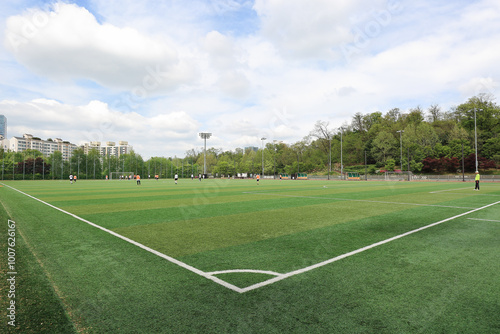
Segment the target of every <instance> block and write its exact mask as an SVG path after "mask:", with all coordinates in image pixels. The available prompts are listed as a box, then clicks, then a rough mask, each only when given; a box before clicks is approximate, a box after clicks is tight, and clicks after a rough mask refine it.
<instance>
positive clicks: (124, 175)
mask: <svg viewBox="0 0 500 334" xmlns="http://www.w3.org/2000/svg"><path fill="white" fill-rule="evenodd" d="M129 176H130V178H132V177H133V176H134V173H133V172H111V173H110V174H109V179H110V180H122V179H123V180H128V179H129Z"/></svg>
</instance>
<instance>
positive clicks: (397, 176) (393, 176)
mask: <svg viewBox="0 0 500 334" xmlns="http://www.w3.org/2000/svg"><path fill="white" fill-rule="evenodd" d="M410 180H411V172H387V171H386V172H385V181H410Z"/></svg>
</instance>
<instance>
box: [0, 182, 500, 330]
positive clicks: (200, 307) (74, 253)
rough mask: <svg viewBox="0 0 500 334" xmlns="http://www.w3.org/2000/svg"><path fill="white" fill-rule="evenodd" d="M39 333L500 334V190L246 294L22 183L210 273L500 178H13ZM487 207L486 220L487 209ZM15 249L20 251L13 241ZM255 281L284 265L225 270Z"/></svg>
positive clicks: (24, 275) (402, 224)
mask: <svg viewBox="0 0 500 334" xmlns="http://www.w3.org/2000/svg"><path fill="white" fill-rule="evenodd" d="M3 184H4V186H2V187H0V201H1V203H2V206H0V219H1V221H0V223H1V224H2V226H1V231H2V240H1V241H0V246H1V247H2V249H5V248H6V243H7V236H6V231H7V220H8V219H13V220H14V221H16V227H17V231H16V233H17V235H16V240H17V243H16V252H17V258H16V262H17V265H18V270H17V276H16V277H17V286H16V289H17V291H16V292H18V293H17V294H16V298H18V299H19V307H18V309H17V319H18V323H17V324H18V327H17V328H15V329H13V328H10V327H9V326H8V325H7V318H6V313H5V310H6V307H5V305H6V304H5V303H6V302H7V300H6V298H5V297H6V295H7V290H8V286H7V284H6V278H5V276H7V272H8V270H7V266H6V265H7V263H6V260H5V259H4V258H6V256H2V263H1V267H0V268H1V273H2V283H1V285H0V287H1V289H2V291H1V294H2V298H1V303H2V304H1V306H2V313H1V315H2V328H5V329H6V330H10V331H12V332H19V331H21V332H26V333H30V332H31V333H42V332H47V333H70V332H79V333H103V332H119V333H161V332H164V333H436V332H438V333H498V332H500V290H499V289H498V286H500V261H499V254H500V204H495V205H492V206H490V207H488V208H485V209H482V210H479V211H476V212H472V213H470V214H468V215H465V216H462V217H458V218H456V219H453V220H450V221H446V222H444V223H442V224H439V225H436V226H433V227H431V228H428V229H425V230H422V231H419V232H417V233H414V234H411V235H408V236H406V237H403V238H401V239H397V240H395V241H392V242H390V243H386V244H384V245H381V246H378V247H375V248H372V249H369V250H366V251H364V252H362V253H359V254H356V255H353V256H350V257H347V258H345V259H342V260H339V261H337V262H333V263H330V264H327V265H325V266H321V267H319V268H316V269H313V270H310V271H307V272H304V273H301V274H297V275H293V276H291V277H288V278H285V279H283V280H279V281H277V282H275V283H273V284H269V285H265V286H262V287H260V288H257V289H254V290H251V291H247V292H244V293H238V292H236V291H233V290H230V289H228V288H227V287H224V286H222V285H219V284H217V283H215V282H213V281H212V280H209V279H207V278H206V277H202V276H200V275H197V274H196V273H194V272H192V271H189V270H187V269H185V268H182V267H180V266H178V265H176V264H174V263H171V262H169V261H167V260H166V259H164V258H162V257H159V256H157V255H155V254H152V253H150V252H148V251H146V250H144V249H142V248H139V247H137V246H136V245H134V244H131V243H128V242H126V241H124V240H122V239H120V238H117V237H116V236H113V235H111V234H109V233H106V232H105V231H103V230H100V229H98V228H96V227H93V226H91V225H89V224H86V223H85V222H83V221H81V220H78V219H76V218H74V217H72V216H70V215H68V214H65V213H63V212H61V211H58V210H56V209H54V208H52V207H50V206H47V205H46V204H43V203H41V202H39V201H36V200H35V199H32V198H29V197H27V196H26V195H24V194H21V193H19V192H17V191H15V190H13V189H11V188H10V187H13V188H16V189H18V190H20V191H22V192H25V193H27V194H29V195H32V196H34V197H36V198H38V199H40V200H42V201H45V202H47V203H50V204H52V205H54V206H56V207H58V208H60V209H62V210H65V211H68V212H70V213H72V214H75V215H77V216H79V217H81V218H83V219H86V220H88V221H90V222H92V223H95V224H97V225H99V226H102V227H104V228H106V229H109V230H111V231H113V232H116V233H118V234H120V235H122V236H124V237H127V238H129V239H131V240H134V241H135V242H138V243H141V244H143V245H145V246H147V247H149V248H151V249H154V250H155V251H158V252H161V253H163V254H166V255H167V256H170V257H173V258H175V259H177V260H179V261H182V262H183V263H186V264H187V265H189V266H192V267H194V268H197V269H198V270H201V271H204V272H215V271H227V270H235V269H252V270H259V271H272V272H277V273H281V274H286V273H289V272H292V271H295V270H300V269H303V268H306V267H309V266H311V265H314V264H317V263H321V262H323V261H326V260H329V259H332V258H334V257H337V256H339V255H342V254H345V253H348V252H351V251H354V250H357V249H359V248H362V247H365V246H368V245H370V244H373V243H376V242H379V241H382V240H385V239H388V238H391V237H394V236H396V235H400V234H402V233H405V232H408V231H411V230H414V229H417V228H420V227H423V226H426V225H429V224H432V223H435V222H438V221H442V220H444V219H448V218H450V217H454V216H456V215H460V214H462V213H465V212H468V211H471V210H473V209H476V208H480V207H483V206H486V205H489V204H492V203H497V202H499V201H500V184H491V183H490V184H488V183H483V184H482V185H481V187H482V188H481V191H480V192H475V191H473V184H472V183H435V182H422V183H418V182H338V181H291V180H289V181H270V180H262V181H261V184H260V185H257V184H256V182H255V181H247V180H205V181H203V182H199V181H197V180H195V181H192V180H180V182H179V184H178V185H175V184H174V183H173V181H171V180H167V181H165V180H160V181H154V180H142V185H141V186H137V185H136V184H135V182H133V181H107V182H105V181H82V180H80V181H78V182H77V183H76V184H69V182H61V181H29V182H26V181H16V182H13V181H8V182H3ZM471 218H473V219H475V220H472V219H471ZM4 254H6V253H5V252H4ZM216 276H217V278H219V279H222V280H224V281H226V282H228V283H230V284H232V285H235V286H237V287H240V288H244V287H248V286H252V285H254V284H258V283H261V282H265V281H266V280H268V279H270V278H273V277H274V276H272V275H269V274H266V273H261V272H257V273H249V272H228V273H222V274H218V275H216Z"/></svg>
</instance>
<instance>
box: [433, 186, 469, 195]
mask: <svg viewBox="0 0 500 334" xmlns="http://www.w3.org/2000/svg"><path fill="white" fill-rule="evenodd" d="M464 189H469V190H472V187H467V188H454V189H446V190H436V191H429V194H437V193H442V192H445V191H455V190H464Z"/></svg>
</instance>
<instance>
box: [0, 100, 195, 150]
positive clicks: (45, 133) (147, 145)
mask: <svg viewBox="0 0 500 334" xmlns="http://www.w3.org/2000/svg"><path fill="white" fill-rule="evenodd" d="M0 110H2V114H3V115H5V116H6V117H7V120H8V136H9V137H12V136H13V135H17V136H19V135H22V134H24V133H30V134H33V135H34V136H37V137H41V138H43V139H47V138H54V137H57V138H62V139H64V140H68V141H70V142H72V143H75V144H83V143H85V142H90V141H100V142H106V141H120V140H125V141H128V142H129V144H130V145H132V146H134V148H135V149H136V151H138V152H139V153H140V154H143V155H145V156H151V155H155V154H156V152H158V151H163V152H164V151H169V150H170V151H175V152H179V151H178V148H179V147H188V148H189V147H192V144H191V143H192V142H193V141H195V140H196V135H197V129H198V127H199V123H198V122H197V121H196V120H194V119H193V118H191V117H190V116H189V115H188V114H187V113H185V112H183V111H177V112H170V113H165V114H160V115H155V116H153V117H146V116H143V115H140V114H138V113H135V112H131V113H122V112H119V111H116V110H112V109H110V108H109V106H108V105H107V104H106V103H103V102H101V101H91V102H89V103H88V104H87V105H82V106H72V105H66V104H62V103H59V102H57V101H53V100H47V99H37V100H33V101H29V102H26V103H22V102H17V101H7V100H4V101H0ZM139 148H140V149H139Z"/></svg>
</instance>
